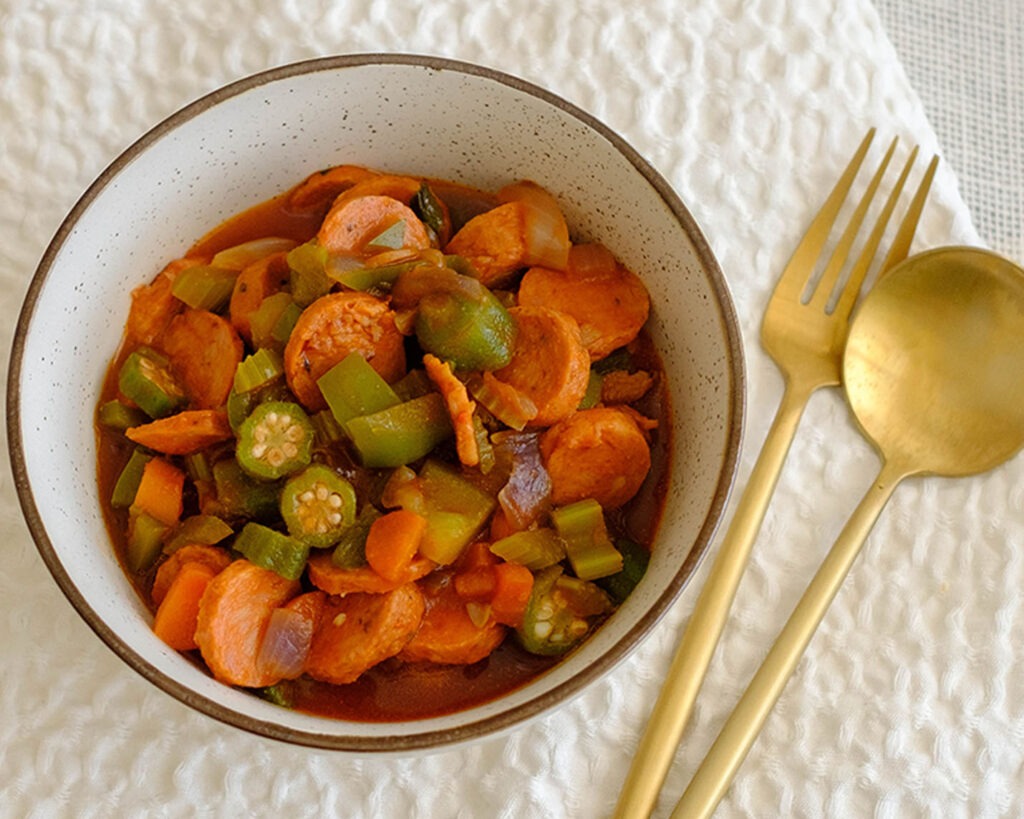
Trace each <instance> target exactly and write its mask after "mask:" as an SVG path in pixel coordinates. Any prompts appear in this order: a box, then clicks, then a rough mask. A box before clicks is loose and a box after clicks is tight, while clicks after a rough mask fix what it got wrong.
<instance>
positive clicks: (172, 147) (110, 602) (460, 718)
mask: <svg viewBox="0 0 1024 819" xmlns="http://www.w3.org/2000/svg"><path fill="white" fill-rule="evenodd" d="M340 163H352V164H360V165H367V166H370V167H373V168H378V169H389V170H394V171H405V172H408V173H413V174H417V175H429V176H436V177H442V178H446V179H453V180H456V181H460V182H464V183H467V184H471V185H476V186H478V187H482V188H485V189H496V188H498V187H500V186H501V185H504V184H506V183H508V182H510V181H514V180H516V179H521V178H531V179H534V180H535V181H537V182H539V183H540V184H542V185H544V186H545V187H547V188H548V189H549V190H550V191H551V192H552V193H553V194H554V195H555V196H556V197H557V198H558V199H559V201H560V202H561V204H562V205H563V208H564V211H565V214H566V217H567V219H568V221H569V224H570V227H571V230H572V232H573V235H574V237H575V238H576V239H587V238H595V239H596V238H599V239H600V240H601V241H602V242H604V243H605V244H606V245H608V246H609V247H610V248H611V249H612V250H613V252H614V253H615V254H616V255H617V256H618V257H619V258H621V259H622V260H623V261H624V262H625V263H626V264H627V265H629V266H630V267H631V268H633V269H634V270H635V271H637V272H638V273H639V274H640V275H641V276H642V277H643V279H644V281H645V282H646V284H647V286H648V288H649V289H650V291H651V294H652V305H653V313H652V315H653V321H652V325H653V334H654V338H655V342H656V344H657V346H658V348H659V350H660V352H661V354H662V356H663V359H664V363H665V368H666V371H667V373H668V376H669V378H670V380H671V393H672V401H673V405H674V448H673V453H672V459H673V468H672V478H671V483H670V486H669V490H668V501H667V506H666V512H665V516H664V519H663V522H662V525H661V529H660V533H659V537H658V541H657V547H656V549H655V553H654V557H653V562H652V564H651V567H650V570H649V572H648V574H647V576H646V578H645V579H644V581H643V582H642V584H641V585H640V586H639V588H638V589H637V591H636V592H635V593H634V594H633V595H632V596H631V597H630V599H629V600H628V601H627V602H626V604H625V605H624V606H623V607H622V608H621V609H620V610H619V611H618V612H617V613H616V614H615V615H614V616H613V617H612V618H611V620H610V621H609V622H608V623H607V624H606V625H605V626H604V627H603V628H602V629H601V630H600V631H599V632H598V633H597V634H596V635H595V637H594V638H593V639H591V640H589V641H588V642H587V643H586V644H585V645H584V646H583V647H582V649H581V650H579V651H578V652H576V653H575V654H574V655H572V657H571V658H570V659H569V660H568V661H566V662H564V663H562V664H560V665H559V666H556V667H555V668H554V669H553V670H552V671H550V672H549V673H547V674H545V675H544V676H542V677H541V678H540V679H538V680H536V681H534V682H533V683H531V684H530V685H528V686H526V687H524V688H523V689H521V690H519V691H516V692H513V693H512V694H510V695H508V696H506V697H504V698H502V699H500V700H497V701H495V702H492V703H489V704H486V705H483V706H480V707H477V708H473V709H471V710H468V711H464V712H461V713H458V714H455V715H451V716H446V717H439V718H435V719H429V720H423V721H416V722H407V723H398V724H396V723H391V724H372V723H350V722H343V721H333V720H326V719H321V718H317V717H311V716H307V715H303V714H300V713H297V712H292V711H288V710H285V709H281V708H277V707H275V706H272V705H269V704H267V703H264V702H262V701H260V700H258V699H256V698H255V697H252V696H249V695H247V694H244V693H242V692H238V691H235V690H232V689H230V688H228V687H226V686H223V685H221V684H219V683H216V682H214V681H213V680H212V679H211V678H209V677H208V676H207V675H206V674H204V673H203V672H202V671H200V670H198V669H197V668H196V667H194V666H193V665H192V664H190V663H189V662H188V661H187V660H185V659H184V658H182V657H181V656H179V655H178V654H177V653H175V652H173V651H170V650H169V649H167V648H166V647H165V646H164V645H163V644H162V643H161V642H160V641H159V640H157V639H156V638H155V637H154V636H153V634H152V632H151V631H150V625H149V622H150V621H149V615H148V613H147V612H146V610H145V608H144V606H143V605H142V604H141V602H140V601H139V600H138V599H137V598H136V596H135V594H134V592H133V590H132V589H131V587H130V585H129V583H128V582H127V580H126V578H125V577H124V574H123V573H122V570H121V568H120V566H119V565H118V563H117V560H116V558H115V556H114V553H113V551H112V549H111V548H110V547H109V546H108V545H107V544H108V543H109V539H108V536H107V532H106V530H105V528H104V523H103V519H102V516H101V513H100V501H99V498H98V496H97V487H96V480H95V475H96V452H95V444H94V434H93V429H92V423H93V408H94V406H95V402H96V397H97V395H98V393H99V389H100V384H101V380H102V378H103V375H104V368H105V366H106V364H107V362H108V360H109V358H110V357H111V356H112V355H113V353H114V352H115V349H116V346H117V343H118V341H119V337H120V332H121V327H122V326H123V322H124V318H125V316H126V314H127V310H128V303H129V293H130V291H131V290H132V288H134V287H136V286H138V285H140V284H143V283H146V282H148V281H149V280H150V279H151V278H152V277H153V276H154V275H155V273H156V272H157V271H158V270H159V269H160V268H161V267H162V266H163V264H164V263H166V261H168V260H169V259H171V258H174V257H177V256H180V255H181V254H183V253H184V252H185V251H186V250H187V248H188V247H189V245H190V244H191V243H192V242H193V241H194V240H196V239H198V238H199V237H200V236H201V235H202V234H203V233H205V232H206V230H208V229H209V228H210V227H212V226H214V225H216V224H217V223H219V222H220V221H222V220H223V219H225V218H227V217H228V216H230V215H232V214H234V213H236V212H238V211H240V210H242V209H244V208H246V207H248V206H250V205H253V204H255V203H258V202H260V201H262V200H265V199H267V198H269V197H270V196H272V195H274V194H275V193H277V192H279V191H281V190H283V189H285V188H286V187H289V186H290V185H292V184H294V183H295V182H297V181H298V180H299V179H301V178H302V177H304V176H305V175H307V174H309V173H311V172H313V171H315V170H317V169H319V168H323V167H326V166H329V165H334V164H340ZM742 366H743V365H742V353H741V348H740V342H739V335H738V329H737V325H736V320H735V317H734V315H733V312H732V306H731V302H730V300H729V296H728V293H727V291H726V287H725V284H724V281H723V278H722V276H721V273H720V272H719V270H718V267H717V264H716V263H715V261H714V259H713V257H712V255H711V253H710V251H709V249H708V247H707V245H706V243H705V241H704V239H703V237H702V236H701V235H700V232H699V230H698V228H697V226H696V224H695V223H694V221H693V219H692V218H691V217H690V215H689V213H688V212H687V211H686V210H685V208H684V207H683V205H682V203H680V202H679V201H678V199H677V198H676V196H675V195H674V194H673V193H672V192H671V190H670V189H669V188H668V186H667V184H666V183H665V182H664V181H663V180H662V179H661V178H660V177H659V176H658V175H657V174H656V173H655V172H654V171H653V170H652V169H650V168H649V166H647V164H646V163H645V162H644V161H643V160H642V159H640V158H639V156H637V155H636V154H635V153H634V152H633V151H632V150H631V149H630V148H629V147H628V146H626V145H624V143H622V141H621V140H620V139H618V138H617V137H616V136H615V135H614V134H612V133H610V132H609V131H608V130H607V129H606V128H604V127H603V126H601V125H600V124H599V123H597V122H595V121H594V120H593V119H591V118H590V117H588V116H587V115H586V114H584V113H582V112H581V111H579V110H577V109H575V108H573V107H572V106H570V105H568V104H566V103H564V102H563V101H561V100H559V99H557V98H556V97H554V96H552V95H550V94H547V93H546V92H543V91H541V90H539V89H537V88H534V87H532V86H529V85H527V84H525V83H522V82H519V81H517V80H514V79H512V78H509V77H506V76H504V75H500V74H497V73H495V72H492V71H488V70H485V69H479V68H475V67H472V66H467V65H463V64H457V63H451V62H448V61H442V60H436V59H432V58H413V57H408V58H402V57H381V56H372V55H370V56H363V57H350V58H334V59H329V60H322V61H317V62H313V63H306V64H300V65H296V66H288V67H284V68H280V69H275V70H273V71H270V72H267V73H265V74H261V75H257V76H255V77H252V78H249V79H247V80H243V81H241V82H239V83H236V84H234V85H232V86H228V87H227V88H225V89H222V90H221V91H218V92H215V93H214V94H212V95H210V96H208V97H205V98H203V99H201V100H199V101H197V102H196V103H194V104H192V105H191V106H189V107H188V108H186V109H184V110H183V111H181V112H179V113H178V114H176V115H175V116H173V117H171V118H170V119H169V120H167V121H166V122H164V123H162V124H161V125H159V126H157V127H156V128H155V129H154V130H153V131H151V132H150V133H149V134H147V135H146V136H145V137H143V138H142V139H141V140H140V141H139V142H138V143H136V144H135V145H134V146H132V147H131V148H130V149H129V150H128V151H127V152H126V153H125V154H124V155H122V156H121V157H120V158H119V159H118V160H116V161H115V162H114V163H113V165H112V166H111V167H110V168H108V169H107V170H106V171H105V172H104V174H103V175H102V176H101V177H100V178H99V179H98V180H97V182H96V183H94V185H93V186H92V187H91V188H90V189H89V190H88V191H87V193H86V194H85V195H84V197H83V198H82V200H81V201H80V202H79V203H78V204H77V205H76V207H75V208H74V210H73V211H72V213H71V214H70V215H69V217H68V219H67V220H66V221H65V223H64V224H63V225H62V226H61V228H60V230H59V232H58V234H57V235H56V237H55V238H54V240H53V243H52V244H51V246H50V248H49V249H48V251H47V252H46V254H45V256H44V258H43V260H42V262H41V264H40V267H39V270H38V272H37V274H36V277H35V279H34V280H33V283H32V286H31V288H30V291H29V295H28V298H27V300H26V304H25V308H24V310H23V314H22V318H21V323H20V325H19V334H18V337H17V339H16V342H15V349H14V354H13V356H12V364H11V378H10V383H9V396H8V399H9V400H8V413H9V422H10V423H9V429H10V431H11V432H10V437H11V442H10V443H11V454H12V461H13V464H14V468H15V475H16V481H17V484H18V489H19V493H20V495H21V499H22V504H23V507H24V509H25V512H26V517H27V518H28V520H29V524H30V527H31V529H32V533H33V536H34V537H35V539H36V541H37V543H38V545H39V548H40V551H41V553H42V555H43V557H44V559H45V560H46V562H47V564H48V566H49V568H50V569H51V571H52V572H53V573H54V575H55V577H56V579H57V580H58V582H59V584H60V585H61V587H62V589H63V590H64V592H65V594H66V595H67V596H68V597H69V599H70V600H71V602H72V603H73V604H74V605H75V607H76V608H77V609H78V610H79V612H80V613H81V614H82V616H83V617H84V618H85V619H86V621H87V622H88V623H89V624H90V625H91V626H92V627H93V629H94V630H95V631H96V632H97V633H98V634H99V635H100V636H101V637H102V638H103V639H104V640H105V641H106V642H107V643H108V645H110V646H111V647H112V648H113V649H114V650H115V651H116V652H117V653H118V654H119V655H120V656H121V657H122V658H123V659H124V660H125V661H127V662H128V663H129V664H130V665H131V666H132V667H134V668H135V669H136V670H138V671H139V672H140V673H142V674H143V675H144V676H146V677H147V678H149V679H150V680H151V681H153V682H155V683H156V684H157V685H159V686H161V687H162V688H163V689H164V690H166V691H168V692H169V693H171V694H172V695H174V696H176V697H178V698H179V699H181V700H183V701H184V702H186V703H188V704H190V705H193V706H195V707H197V708H198V709H199V710H201V711H204V712H206V713H208V714H210V715H212V716H214V717H216V718H218V719H222V720H224V721H227V722H229V723H232V724H235V725H238V726H240V727H243V728H246V729H248V730H252V731H255V732H257V733H261V734H264V735H268V736H273V737H277V738H280V739H287V740H290V741H294V742H299V743H304V744H311V745H316V746H322V747H328V748H337V749H343V750H352V751H408V750H412V749H416V748H424V747H436V746H437V745H442V744H451V743H454V742H459V741H462V740H468V739H472V738H475V737H477V736H480V735H482V734H484V733H489V732H493V731H497V730H502V729H505V728H508V727H510V726H512V725H515V724H517V723H518V722H520V721H521V720H523V719H525V718H527V717H530V716H533V715H535V714H537V713H540V712H542V711H545V710H547V709H548V708H550V707H552V706H553V705H555V704H557V703H558V702H560V701H562V700H564V699H565V698H566V696H568V695H571V694H574V693H576V692H578V691H579V690H580V689H581V688H582V686H583V685H585V684H586V683H587V682H589V681H590V680H592V679H593V678H595V677H596V676H598V675H599V674H600V673H602V672H603V671H604V670H606V669H607V668H609V667H610V666H611V665H613V664H614V663H615V662H617V661H618V660H619V659H621V658H622V656H624V654H625V653H626V651H627V650H628V649H629V648H630V647H631V646H632V645H633V644H635V642H636V641H637V640H638V639H639V637H640V636H642V635H643V634H644V633H646V632H647V631H648V630H649V629H650V628H651V627H652V626H653V624H654V622H655V621H656V620H657V619H658V617H659V616H660V615H661V614H662V613H663V612H664V610H665V609H666V608H667V606H668V605H669V603H671V601H672V600H673V599H674V597H675V596H676V595H677V594H678V592H679V591H680V589H681V588H682V587H683V585H684V584H685V581H686V580H687V579H688V577H689V576H690V574H691V573H692V571H693V568H694V567H695V565H696V562H697V560H698V559H699V556H700V555H701V554H702V553H703V551H704V549H705V548H706V546H707V544H708V541H709V539H710V537H711V535H712V533H713V530H714V527H715V525H716V523H717V520H718V517H719V516H720V514H721V511H722V508H723V506H724V503H725V499H726V494H727V492H728V488H729V486H730V484H731V480H732V474H733V471H734V469H735V465H736V457H737V449H738V446H739V438H740V426H741V419H742V411H743V398H742V394H743V372H742Z"/></svg>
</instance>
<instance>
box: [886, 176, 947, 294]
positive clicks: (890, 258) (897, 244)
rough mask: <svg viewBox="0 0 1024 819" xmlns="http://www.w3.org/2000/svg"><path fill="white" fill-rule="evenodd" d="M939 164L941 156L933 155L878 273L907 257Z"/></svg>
mask: <svg viewBox="0 0 1024 819" xmlns="http://www.w3.org/2000/svg"><path fill="white" fill-rule="evenodd" d="M938 166H939V157H938V156H933V157H932V161H931V162H929V163H928V168H927V169H926V170H925V172H924V176H923V177H922V178H921V184H920V185H918V188H917V193H915V194H914V198H913V200H912V201H911V203H910V206H909V207H908V208H907V212H906V214H905V215H904V217H903V221H902V222H901V223H900V227H899V231H897V233H896V237H895V238H894V239H893V242H892V246H891V247H890V248H889V253H888V255H887V256H886V257H885V261H884V262H882V266H881V267H880V268H879V271H878V275H879V276H882V275H884V274H885V273H886V272H888V271H889V270H890V269H892V268H893V267H895V266H896V265H897V264H899V263H900V262H902V261H903V260H904V259H905V258H907V254H909V253H910V244H911V242H913V240H914V232H915V231H916V230H917V222H918V220H919V219H920V218H921V211H922V210H924V200H925V199H926V198H927V197H928V190H929V188H931V184H932V178H933V177H934V176H935V169H936V168H938Z"/></svg>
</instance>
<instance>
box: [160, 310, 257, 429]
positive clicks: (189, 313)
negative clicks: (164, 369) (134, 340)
mask: <svg viewBox="0 0 1024 819" xmlns="http://www.w3.org/2000/svg"><path fill="white" fill-rule="evenodd" d="M155 344H156V346H158V347H159V348H160V349H161V350H162V351H163V352H164V353H165V354H166V355H167V357H168V358H169V359H170V360H171V367H172V368H173V369H174V371H175V373H177V375H178V377H179V378H180V379H181V382H182V384H183V385H184V387H185V392H186V393H188V396H189V398H191V399H192V403H193V404H194V405H195V407H197V408H199V409H216V408H218V407H221V406H223V405H224V402H225V401H227V398H228V393H229V392H230V391H231V385H232V383H233V382H234V380H235V368H236V367H238V362H239V361H241V360H242V350H243V347H242V339H241V338H239V336H238V333H236V332H235V329H234V327H232V326H231V325H230V324H229V323H228V322H227V320H225V319H223V318H221V317H220V316H218V315H216V314H215V313H211V312H209V311H208V310H193V309H188V310H185V312H183V313H179V314H178V315H176V316H175V317H174V318H173V319H171V322H170V324H168V325H167V329H166V330H165V331H164V332H163V334H162V335H161V336H160V338H159V339H157V341H156V342H155Z"/></svg>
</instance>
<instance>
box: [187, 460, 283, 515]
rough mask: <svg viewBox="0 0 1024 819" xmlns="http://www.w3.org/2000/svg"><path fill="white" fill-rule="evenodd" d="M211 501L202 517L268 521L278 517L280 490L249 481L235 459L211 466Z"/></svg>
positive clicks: (252, 480) (276, 486)
mask: <svg viewBox="0 0 1024 819" xmlns="http://www.w3.org/2000/svg"><path fill="white" fill-rule="evenodd" d="M213 483H214V490H215V492H214V497H213V499H212V501H211V503H210V505H209V507H206V508H204V509H203V512H204V513H205V514H217V515H218V516H224V517H227V518H254V519H256V520H270V519H272V518H276V517H277V516H278V514H279V510H278V504H277V496H278V490H279V488H280V487H279V486H278V485H277V484H274V483H265V482H264V481H258V480H256V479H255V478H250V477H249V476H248V475H247V474H246V473H245V472H243V471H242V468H241V467H240V466H239V465H238V461H236V460H235V459H234V458H227V459H224V460H220V461H217V462H216V463H215V464H214V465H213Z"/></svg>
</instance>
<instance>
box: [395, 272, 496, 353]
mask: <svg viewBox="0 0 1024 819" xmlns="http://www.w3.org/2000/svg"><path fill="white" fill-rule="evenodd" d="M469 281H475V280H473V279H470V280H469ZM415 331H416V338H417V339H418V340H419V342H420V346H422V347H423V349H424V350H426V351H427V352H430V353H433V354H434V355H436V356H438V358H442V359H444V360H447V361H451V362H452V364H453V365H454V366H455V368H456V369H458V370H499V369H501V368H502V367H504V366H505V365H506V364H508V363H509V361H511V360H512V344H513V342H514V340H515V333H516V327H515V322H514V321H513V320H512V316H511V315H509V312H508V310H506V309H505V308H504V306H502V304H501V302H499V301H498V300H497V299H496V298H495V297H494V295H493V294H492V293H491V292H490V291H489V290H488V289H487V288H486V287H484V286H483V285H480V287H479V291H478V294H477V296H476V297H474V298H469V297H467V296H466V295H464V294H463V293H461V292H459V293H429V294H427V295H426V296H424V297H423V298H422V299H421V300H420V303H419V311H418V312H417V314H416V324H415Z"/></svg>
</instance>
